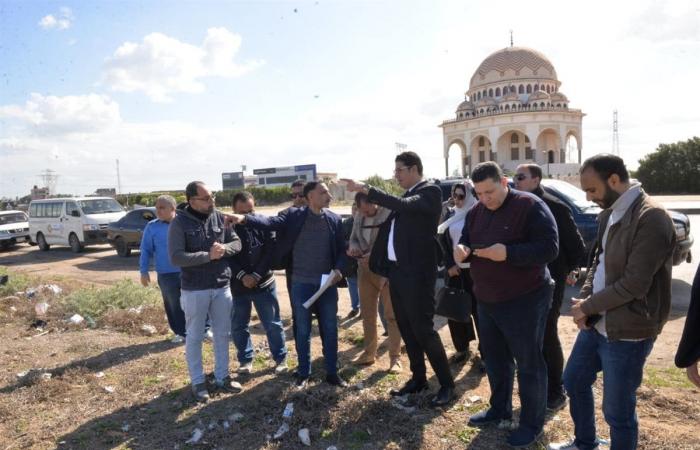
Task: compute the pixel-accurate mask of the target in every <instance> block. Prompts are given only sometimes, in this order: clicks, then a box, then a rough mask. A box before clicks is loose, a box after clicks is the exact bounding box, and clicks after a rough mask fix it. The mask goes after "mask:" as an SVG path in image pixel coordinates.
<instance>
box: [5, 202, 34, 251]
mask: <svg viewBox="0 0 700 450" xmlns="http://www.w3.org/2000/svg"><path fill="white" fill-rule="evenodd" d="M28 220H29V219H28V218H27V215H26V214H25V213H24V212H22V211H15V210H12V211H0V248H1V249H3V250H5V249H8V248H10V247H13V246H15V245H16V244H17V243H18V242H29V222H28Z"/></svg>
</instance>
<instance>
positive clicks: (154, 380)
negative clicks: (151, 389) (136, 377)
mask: <svg viewBox="0 0 700 450" xmlns="http://www.w3.org/2000/svg"><path fill="white" fill-rule="evenodd" d="M161 381H162V380H161V379H160V378H158V376H156V375H148V376H146V377H144V379H143V383H142V384H143V385H144V386H155V385H157V384H159V383H160V382H161Z"/></svg>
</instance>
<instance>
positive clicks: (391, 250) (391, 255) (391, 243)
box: [386, 180, 423, 262]
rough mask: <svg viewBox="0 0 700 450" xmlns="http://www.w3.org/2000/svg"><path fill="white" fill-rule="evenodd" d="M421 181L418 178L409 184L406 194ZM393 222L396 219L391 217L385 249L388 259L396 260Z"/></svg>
mask: <svg viewBox="0 0 700 450" xmlns="http://www.w3.org/2000/svg"><path fill="white" fill-rule="evenodd" d="M422 182H423V180H420V181H419V182H418V183H416V184H414V185H413V186H411V188H410V189H409V190H407V191H406V193H407V194H408V193H410V192H411V191H412V190H413V188H415V187H416V186H418V185H419V184H420V183H422ZM394 222H396V219H391V229H390V230H389V242H387V247H386V251H387V256H388V257H389V261H394V262H396V261H397V259H396V251H395V250H394Z"/></svg>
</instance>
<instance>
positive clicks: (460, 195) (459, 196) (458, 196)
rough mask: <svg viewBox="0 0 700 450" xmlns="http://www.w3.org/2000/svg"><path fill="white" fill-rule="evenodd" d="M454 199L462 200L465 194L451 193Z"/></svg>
mask: <svg viewBox="0 0 700 450" xmlns="http://www.w3.org/2000/svg"><path fill="white" fill-rule="evenodd" d="M452 197H454V199H455V200H464V199H465V198H466V197H467V196H466V195H464V194H452Z"/></svg>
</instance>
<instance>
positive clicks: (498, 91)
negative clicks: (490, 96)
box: [496, 87, 506, 97]
mask: <svg viewBox="0 0 700 450" xmlns="http://www.w3.org/2000/svg"><path fill="white" fill-rule="evenodd" d="M505 92H506V91H503V93H504V94H505ZM500 96H501V88H499V87H497V88H496V97H500Z"/></svg>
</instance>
